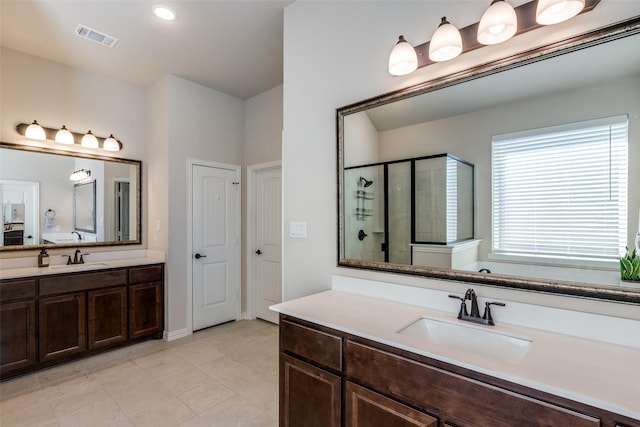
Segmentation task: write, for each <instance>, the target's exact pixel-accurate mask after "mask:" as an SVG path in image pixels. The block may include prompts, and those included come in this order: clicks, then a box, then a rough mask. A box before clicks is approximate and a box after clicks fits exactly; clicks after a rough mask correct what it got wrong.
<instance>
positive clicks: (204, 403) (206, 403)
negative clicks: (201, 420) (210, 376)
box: [178, 380, 235, 414]
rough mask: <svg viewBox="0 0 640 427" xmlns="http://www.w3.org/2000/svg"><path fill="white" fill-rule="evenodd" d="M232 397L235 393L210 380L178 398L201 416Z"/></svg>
mask: <svg viewBox="0 0 640 427" xmlns="http://www.w3.org/2000/svg"><path fill="white" fill-rule="evenodd" d="M234 395H235V393H234V392H233V391H232V390H229V389H228V388H227V387H225V386H224V385H222V384H220V383H219V382H218V381H215V380H212V381H211V382H208V383H206V384H204V385H201V386H199V387H196V388H194V389H192V390H189V391H188V392H186V393H183V394H181V395H179V396H178V397H179V398H180V400H182V401H183V402H184V403H185V404H186V405H187V406H189V407H190V408H191V409H193V410H194V411H195V412H196V413H197V414H202V413H204V412H206V411H207V410H209V409H210V408H212V407H214V406H215V405H217V404H219V403H220V402H223V401H225V400H227V399H229V398H230V397H233V396H234Z"/></svg>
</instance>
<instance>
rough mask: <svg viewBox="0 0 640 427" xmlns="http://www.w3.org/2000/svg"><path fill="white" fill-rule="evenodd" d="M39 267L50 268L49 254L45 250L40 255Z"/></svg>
mask: <svg viewBox="0 0 640 427" xmlns="http://www.w3.org/2000/svg"><path fill="white" fill-rule="evenodd" d="M38 267H49V254H48V253H47V250H46V249H45V248H42V250H41V251H40V254H39V255H38Z"/></svg>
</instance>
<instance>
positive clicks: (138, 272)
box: [129, 265, 164, 284]
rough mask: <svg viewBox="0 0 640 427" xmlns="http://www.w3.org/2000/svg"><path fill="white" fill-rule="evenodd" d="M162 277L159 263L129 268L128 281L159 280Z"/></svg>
mask: <svg viewBox="0 0 640 427" xmlns="http://www.w3.org/2000/svg"><path fill="white" fill-rule="evenodd" d="M162 279H164V273H163V271H162V266H161V265H151V266H148V267H136V268H130V269H129V283H131V284H133V283H145V282H159V281H161V280H162Z"/></svg>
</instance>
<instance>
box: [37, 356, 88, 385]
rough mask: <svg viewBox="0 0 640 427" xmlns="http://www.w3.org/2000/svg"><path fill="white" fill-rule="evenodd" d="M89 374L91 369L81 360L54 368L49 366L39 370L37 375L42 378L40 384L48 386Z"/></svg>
mask: <svg viewBox="0 0 640 427" xmlns="http://www.w3.org/2000/svg"><path fill="white" fill-rule="evenodd" d="M88 374H90V372H89V370H88V369H87V368H86V367H85V366H84V365H83V364H82V362H81V361H78V362H74V363H66V364H64V365H60V366H56V367H53V368H47V369H45V370H42V371H40V372H38V373H37V374H36V375H37V376H38V378H39V379H40V384H41V385H42V386H43V387H46V386H49V385H53V384H57V383H59V382H62V381H67V380H70V379H72V378H77V377H81V376H84V375H88Z"/></svg>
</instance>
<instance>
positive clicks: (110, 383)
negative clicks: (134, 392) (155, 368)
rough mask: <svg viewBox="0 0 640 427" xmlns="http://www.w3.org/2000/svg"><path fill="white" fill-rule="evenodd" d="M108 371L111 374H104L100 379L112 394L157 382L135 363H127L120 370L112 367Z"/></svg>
mask: <svg viewBox="0 0 640 427" xmlns="http://www.w3.org/2000/svg"><path fill="white" fill-rule="evenodd" d="M110 373H111V374H112V376H108V375H104V376H102V377H101V378H100V380H101V381H102V384H103V386H104V388H105V389H106V390H107V391H108V392H109V393H110V394H111V395H112V396H116V395H120V394H122V393H125V392H127V391H129V390H131V389H134V388H137V387H141V386H143V385H148V384H154V383H156V382H157V380H156V379H155V378H154V377H153V376H152V375H151V374H150V373H148V372H147V371H145V370H144V369H142V368H141V367H139V366H137V365H135V364H133V366H131V365H128V364H127V366H126V367H124V368H123V369H122V370H118V369H117V368H116V367H114V369H113V370H112V371H111V372H110Z"/></svg>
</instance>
